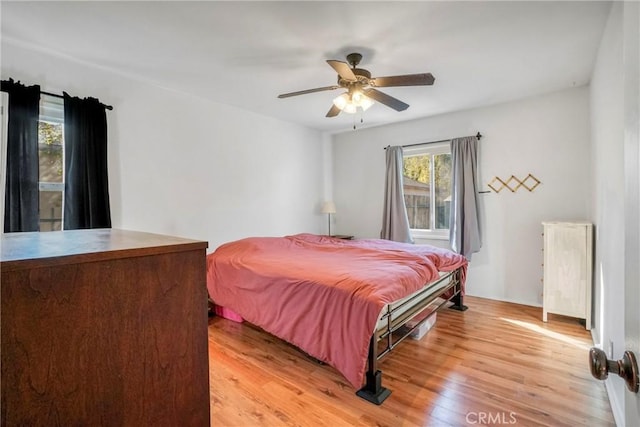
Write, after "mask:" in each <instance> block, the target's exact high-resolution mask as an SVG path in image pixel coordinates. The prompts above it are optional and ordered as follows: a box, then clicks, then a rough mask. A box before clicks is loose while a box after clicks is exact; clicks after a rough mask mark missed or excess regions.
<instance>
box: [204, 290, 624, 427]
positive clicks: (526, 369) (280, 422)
mask: <svg viewBox="0 0 640 427" xmlns="http://www.w3.org/2000/svg"><path fill="white" fill-rule="evenodd" d="M465 303H466V305H468V306H469V310H467V311H465V312H458V311H454V310H448V309H444V310H442V311H441V312H439V313H438V315H437V316H438V318H437V321H436V324H435V326H434V327H433V329H432V330H431V331H429V333H428V334H427V335H426V336H425V337H423V338H422V339H421V340H419V341H418V340H412V339H409V340H406V341H405V342H404V343H402V344H400V345H399V346H398V348H397V349H396V350H395V351H394V352H393V353H392V354H391V355H390V356H388V357H386V358H385V359H383V360H382V362H381V363H380V369H381V370H382V372H383V384H384V385H385V386H386V387H387V388H389V389H390V390H391V391H392V393H391V396H390V397H389V398H388V399H387V400H386V401H385V402H384V403H383V404H382V405H381V406H376V405H373V404H371V403H368V402H366V401H364V400H362V399H360V398H359V397H357V396H356V395H355V390H354V389H353V388H352V387H351V386H350V385H349V384H348V383H347V382H346V380H345V379H344V378H343V377H342V376H341V375H340V374H339V373H338V372H337V371H336V370H335V369H333V368H332V367H330V366H328V365H322V364H319V363H317V362H316V361H314V360H313V359H311V358H310V357H308V356H307V355H305V354H304V353H302V352H301V351H299V350H298V349H296V348H295V347H293V346H291V345H289V344H287V343H285V342H283V341H281V340H279V339H278V338H275V337H273V336H271V335H269V334H267V333H265V332H264V331H260V330H258V329H257V328H255V327H252V326H250V325H247V324H239V323H234V322H232V321H229V320H226V319H222V318H220V317H214V318H212V319H210V320H209V365H210V368H209V370H210V388H211V425H213V426H242V427H245V426H247V427H249V426H314V427H315V426H336V427H337V426H389V427H397V426H429V427H432V426H434V427H438V426H454V427H458V426H466V425H475V426H481V425H493V426H495V425H516V426H527V427H529V426H553V427H560V426H570V427H574V426H580V425H584V426H615V423H614V420H613V416H612V414H611V408H610V406H609V402H608V399H607V396H606V392H605V389H604V383H602V382H600V381H597V380H595V379H593V378H592V377H591V374H590V373H589V367H588V364H587V360H588V349H589V348H590V347H591V346H592V342H591V336H590V334H589V333H588V332H587V331H586V330H585V329H584V327H583V326H582V325H580V323H579V322H578V321H577V320H575V319H568V318H564V317H561V316H552V315H550V318H549V323H543V322H542V320H541V319H542V309H541V308H536V307H529V306H524V305H517V304H511V303H505V302H498V301H493V300H488V299H482V298H474V297H467V298H466V299H465Z"/></svg>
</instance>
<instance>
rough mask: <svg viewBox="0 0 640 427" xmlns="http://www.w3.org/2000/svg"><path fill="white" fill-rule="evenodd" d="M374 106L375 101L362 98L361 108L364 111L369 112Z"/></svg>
mask: <svg viewBox="0 0 640 427" xmlns="http://www.w3.org/2000/svg"><path fill="white" fill-rule="evenodd" d="M373 104H374V102H373V99H371V98H369V97H368V96H365V95H362V98H361V99H360V108H362V111H367V110H368V109H369V108H370V107H371V106H372V105H373Z"/></svg>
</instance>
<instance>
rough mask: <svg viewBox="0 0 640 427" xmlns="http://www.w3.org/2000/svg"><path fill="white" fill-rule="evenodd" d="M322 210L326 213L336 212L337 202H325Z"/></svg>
mask: <svg viewBox="0 0 640 427" xmlns="http://www.w3.org/2000/svg"><path fill="white" fill-rule="evenodd" d="M320 212H322V213H324V214H334V213H336V204H335V203H333V202H324V203H323V204H322V209H321V210H320Z"/></svg>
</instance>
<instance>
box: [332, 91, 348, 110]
mask: <svg viewBox="0 0 640 427" xmlns="http://www.w3.org/2000/svg"><path fill="white" fill-rule="evenodd" d="M349 103H350V100H349V95H348V94H346V93H343V94H342V95H340V96H338V97H337V98H334V99H333V105H335V106H336V107H338V108H339V109H340V110H344V108H345V107H346V106H347V105H348V104H349Z"/></svg>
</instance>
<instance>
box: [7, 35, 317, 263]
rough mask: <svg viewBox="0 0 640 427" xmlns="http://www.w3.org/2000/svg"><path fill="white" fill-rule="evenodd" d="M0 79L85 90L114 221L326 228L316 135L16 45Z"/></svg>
mask: <svg viewBox="0 0 640 427" xmlns="http://www.w3.org/2000/svg"><path fill="white" fill-rule="evenodd" d="M1 73H2V78H3V79H7V78H9V77H12V78H14V79H16V80H21V81H22V82H23V83H25V84H39V85H40V86H41V87H42V89H43V90H46V91H49V92H56V93H61V92H62V91H63V90H65V91H67V92H68V93H70V94H71V95H75V96H81V97H85V96H93V97H97V98H99V99H100V100H101V101H102V102H104V103H106V104H111V105H113V107H114V109H113V111H109V112H107V120H108V127H109V136H108V138H109V178H110V193H111V206H112V219H113V226H114V227H117V228H126V229H133V230H141V231H149V232H156V233H164V234H172V235H178V236H183V237H190V238H195V239H201V240H207V241H208V242H209V250H210V251H211V250H213V249H215V248H216V247H217V246H218V245H220V244H221V243H223V242H226V241H229V240H233V239H237V238H241V237H246V236H250V235H283V234H291V233H298V232H316V233H321V232H324V229H325V228H326V224H325V220H326V217H325V216H323V215H321V214H320V213H319V210H320V203H321V202H322V199H323V197H324V194H325V189H324V186H325V185H324V176H323V174H324V170H323V165H322V159H323V155H324V151H323V142H322V135H321V134H320V133H319V132H316V131H312V130H309V129H307V128H304V127H301V126H297V125H293V124H291V123H287V122H283V121H279V120H276V119H272V118H268V117H264V116H260V115H257V114H254V113H251V112H248V111H245V110H240V109H237V108H233V107H228V106H225V105H220V104H216V103H212V102H208V101H205V100H202V99H199V98H196V97H193V96H188V95H185V94H181V93H177V92H173V91H169V90H165V89H161V88H158V87H155V86H152V85H150V84H147V83H146V82H142V81H139V80H136V79H132V78H128V77H125V76H121V75H118V74H115V73H112V72H109V71H106V70H101V69H98V68H95V67H91V66H87V65H84V64H81V63H78V62H75V61H72V60H69V59H66V58H60V57H54V56H51V55H48V54H47V53H44V52H36V51H33V50H31V49H27V48H25V47H24V46H18V45H15V44H9V43H7V42H5V40H3V44H2V68H1Z"/></svg>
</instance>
